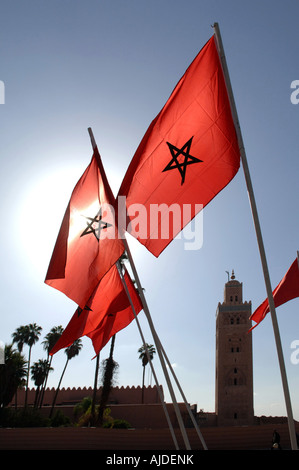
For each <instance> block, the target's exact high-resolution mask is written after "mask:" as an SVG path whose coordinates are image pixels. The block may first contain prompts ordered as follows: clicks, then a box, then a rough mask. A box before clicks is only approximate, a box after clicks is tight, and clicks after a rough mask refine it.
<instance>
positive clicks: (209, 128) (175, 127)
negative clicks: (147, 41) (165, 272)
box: [118, 37, 240, 256]
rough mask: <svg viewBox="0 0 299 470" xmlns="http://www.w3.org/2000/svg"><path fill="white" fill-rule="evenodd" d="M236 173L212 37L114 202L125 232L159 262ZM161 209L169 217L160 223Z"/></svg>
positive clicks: (164, 111) (148, 135) (159, 119)
mask: <svg viewBox="0 0 299 470" xmlns="http://www.w3.org/2000/svg"><path fill="white" fill-rule="evenodd" d="M239 167H240V152H239V147H238V142H237V136H236V131H235V127H234V123H233V118H232V113H231V109H230V103H229V98H228V94H227V89H226V84H225V80H224V75H223V71H222V66H221V62H220V59H219V55H218V51H217V48H216V43H215V39H214V37H212V38H211V39H210V40H209V41H208V42H207V44H206V45H205V46H204V47H203V49H202V50H201V51H200V52H199V54H198V55H197V57H196V58H195V60H194V61H193V62H192V64H191V65H190V66H189V68H188V69H187V71H186V72H185V74H184V75H183V77H182V78H181V80H180V81H179V82H178V84H177V86H176V87H175V89H174V91H173V92H172V94H171V96H170V98H169V99H168V101H167V102H166V104H165V106H164V107H163V109H162V110H161V111H160V113H159V114H158V115H157V116H156V118H155V119H154V120H153V121H152V123H151V125H150V126H149V128H148V130H147V132H146V134H145V135H144V137H143V139H142V141H141V143H140V145H139V147H138V149H137V151H136V153H135V155H134V156H133V159H132V161H131V163H130V165H129V168H128V170H127V172H126V174H125V177H124V179H123V182H122V184H121V187H120V190H119V193H118V196H125V197H126V206H127V212H128V214H127V215H128V220H129V224H128V226H127V227H126V228H127V230H128V232H129V233H131V234H132V235H133V236H135V237H136V238H137V239H138V240H139V241H140V242H141V243H142V244H144V245H145V246H146V248H147V249H148V250H149V251H150V252H152V253H153V254H154V255H155V256H159V254H160V253H161V252H162V251H163V250H164V248H165V247H166V246H167V245H168V244H169V243H170V242H171V240H172V239H173V238H174V236H176V235H177V233H179V232H180V231H181V230H182V228H183V227H184V226H185V225H186V224H187V223H188V222H190V220H192V219H193V218H194V217H195V215H196V214H197V213H198V212H199V211H200V210H201V208H202V207H203V206H205V205H207V204H208V203H209V202H210V201H211V200H212V199H213V198H214V197H215V196H216V195H217V193H218V192H220V191H221V190H222V189H223V188H224V187H225V186H226V185H227V184H228V183H229V182H230V181H231V179H232V178H233V177H234V176H235V174H236V173H237V172H238V170H239ZM133 204H135V205H134V206H133ZM136 204H137V205H138V204H139V205H140V206H136ZM161 204H164V207H163V209H164V211H165V213H166V215H165V213H164V219H163V218H162V219H161V220H160V221H159V220H158V217H157V209H158V206H159V205H161ZM174 205H175V207H174ZM187 206H188V207H187ZM170 209H174V210H176V211H177V210H178V209H179V211H178V212H179V213H178V212H176V213H175V215H174V219H175V220H168V221H167V223H168V222H169V224H170V226H169V230H168V227H166V225H167V223H166V218H168V219H171V217H169V210H170ZM184 210H185V212H184ZM135 211H136V212H135ZM151 211H152V212H151ZM141 212H142V214H141ZM172 212H173V213H174V211H172ZM136 213H137V214H138V215H136ZM145 214H146V215H145ZM153 214H154V215H153ZM165 217H166V218H165ZM163 223H165V224H166V225H165V227H163ZM141 226H142V227H141ZM164 228H165V230H164ZM159 230H160V232H159ZM167 231H169V233H167ZM162 232H163V234H162ZM161 234H162V235H161Z"/></svg>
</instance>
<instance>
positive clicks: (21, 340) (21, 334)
mask: <svg viewBox="0 0 299 470" xmlns="http://www.w3.org/2000/svg"><path fill="white" fill-rule="evenodd" d="M41 331H42V328H41V327H40V326H38V325H37V324H36V323H30V324H29V325H25V326H20V327H19V328H17V329H16V331H15V332H14V333H13V334H12V338H13V342H14V343H17V346H18V350H19V352H21V351H22V349H23V346H24V344H27V345H28V346H29V353H28V368H27V380H26V393H25V408H26V407H27V395H28V384H29V371H30V359H31V350H32V346H33V345H34V344H35V343H36V342H37V341H38V339H39V336H40V334H41Z"/></svg>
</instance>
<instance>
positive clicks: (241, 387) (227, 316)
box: [215, 271, 254, 426]
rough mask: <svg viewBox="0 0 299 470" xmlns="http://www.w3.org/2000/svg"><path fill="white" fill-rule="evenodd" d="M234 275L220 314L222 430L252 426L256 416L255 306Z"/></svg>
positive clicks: (218, 348)
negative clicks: (252, 311)
mask: <svg viewBox="0 0 299 470" xmlns="http://www.w3.org/2000/svg"><path fill="white" fill-rule="evenodd" d="M242 291H243V285H242V283H241V282H239V281H237V280H236V279H235V275H234V271H232V275H231V277H230V279H229V280H228V282H227V283H226V284H225V286H224V301H223V302H222V303H220V302H219V304H218V308H217V312H216V401H215V412H216V415H217V422H218V426H232V425H238V426H240V425H250V424H253V421H254V412H253V365H252V362H253V361H252V334H251V332H250V333H248V330H249V329H250V328H251V326H252V325H251V320H249V317H250V315H251V302H243V292H242Z"/></svg>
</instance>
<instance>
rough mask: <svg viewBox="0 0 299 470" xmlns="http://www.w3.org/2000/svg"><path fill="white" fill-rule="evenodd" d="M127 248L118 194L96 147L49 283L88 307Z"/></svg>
mask: <svg viewBox="0 0 299 470" xmlns="http://www.w3.org/2000/svg"><path fill="white" fill-rule="evenodd" d="M123 252H124V246H123V242H122V240H121V238H120V236H119V235H118V228H117V226H116V223H115V198H114V196H113V194H112V191H111V189H110V186H109V184H108V181H107V178H106V175H105V172H104V168H103V165H102V161H101V157H100V155H99V152H98V150H97V148H95V150H94V153H93V156H92V159H91V162H90V164H89V165H88V167H87V169H86V170H85V172H84V173H83V175H82V176H81V178H80V180H79V181H78V183H77V184H76V186H75V188H74V190H73V192H72V195H71V198H70V201H69V204H68V206H67V209H66V212H65V215H64V218H63V221H62V224H61V228H60V231H59V233H58V237H57V241H56V244H55V247H54V251H53V254H52V258H51V260H50V264H49V268H48V272H47V275H46V279H45V283H46V284H48V285H49V286H52V287H54V288H55V289H58V290H59V291H61V292H63V293H64V294H65V295H67V296H68V297H69V298H71V299H72V300H74V301H75V302H76V303H77V304H78V305H79V307H81V308H84V307H85V304H86V302H87V301H88V299H89V298H90V296H91V295H92V293H93V291H94V289H95V288H96V286H97V284H98V283H99V281H100V280H101V278H102V277H103V276H104V275H105V274H106V273H107V271H108V270H109V269H110V268H111V266H113V264H114V263H115V262H116V261H117V260H118V258H119V257H120V256H121V255H122V253H123Z"/></svg>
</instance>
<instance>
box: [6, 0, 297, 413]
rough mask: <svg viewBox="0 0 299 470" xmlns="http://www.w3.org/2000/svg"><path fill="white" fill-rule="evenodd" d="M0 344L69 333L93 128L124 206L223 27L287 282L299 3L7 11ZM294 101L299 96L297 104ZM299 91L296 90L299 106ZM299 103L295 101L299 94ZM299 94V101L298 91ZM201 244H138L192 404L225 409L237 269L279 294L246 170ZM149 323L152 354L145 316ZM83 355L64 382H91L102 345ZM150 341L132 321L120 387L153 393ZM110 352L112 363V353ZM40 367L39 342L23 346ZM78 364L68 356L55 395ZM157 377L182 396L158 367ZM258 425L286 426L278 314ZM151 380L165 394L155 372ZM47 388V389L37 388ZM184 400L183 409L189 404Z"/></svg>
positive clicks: (155, 308)
mask: <svg viewBox="0 0 299 470" xmlns="http://www.w3.org/2000/svg"><path fill="white" fill-rule="evenodd" d="M0 7H1V15H0V80H1V82H0V83H1V84H2V87H1V89H2V92H3V93H2V94H4V96H2V100H1V104H0V164H1V172H0V178H1V184H0V197H1V201H2V203H1V206H0V214H1V221H2V224H1V231H0V259H1V268H2V269H1V272H0V285H1V300H2V308H1V320H2V321H1V330H0V340H1V341H2V342H3V343H5V344H9V343H11V341H12V333H13V332H14V331H15V330H16V328H18V327H19V326H21V325H26V324H29V323H37V324H38V325H39V326H41V327H42V333H41V336H40V339H39V341H38V342H37V343H36V345H35V346H34V347H33V350H32V362H35V361H37V360H38V359H45V358H46V353H45V351H44V349H43V346H42V341H43V340H44V337H45V336H46V334H47V333H48V332H49V331H50V329H51V328H53V327H54V326H58V325H62V326H63V327H65V326H66V325H67V323H68V321H69V320H70V318H71V316H72V315H73V313H74V311H75V309H76V305H75V304H74V302H72V301H71V300H70V299H68V298H67V297H66V296H65V295H64V294H62V293H61V292H59V291H56V290H55V289H53V288H51V287H49V286H47V285H45V283H44V279H45V275H46V271H47V267H48V263H49V261H50V257H51V254H52V250H53V247H54V243H55V240H56V237H57V234H58V230H59V228H60V224H61V220H62V217H63V215H64V212H65V209H66V205H67V203H68V201H69V198H70V195H71V192H72V190H73V187H74V186H75V184H76V182H77V181H78V179H79V178H80V176H81V174H82V173H83V171H84V170H85V168H86V167H87V165H88V164H89V162H90V159H91V155H92V148H91V143H90V138H89V134H88V131H87V129H88V127H91V128H92V130H93V133H94V136H95V139H96V142H97V145H98V148H99V151H100V154H101V157H102V161H103V165H104V167H105V171H106V174H107V177H108V180H109V182H110V185H111V188H112V190H113V192H114V194H115V195H116V194H117V192H118V189H119V186H120V184H121V181H122V178H123V176H124V174H125V172H126V169H127V167H128V165H129V163H130V161H131V158H132V157H133V155H134V152H135V150H136V148H137V146H138V145H139V142H140V140H141V139H142V137H143V135H144V133H145V131H146V130H147V127H148V126H149V124H150V122H151V121H152V119H153V118H154V117H155V116H156V114H157V113H158V112H159V111H160V109H161V108H162V107H163V105H164V104H165V102H166V100H167V99H168V97H169V95H170V93H171V92H172V90H173V88H174V86H175V85H176V83H177V81H178V80H179V79H180V77H181V76H182V75H183V73H184V72H185V70H186V68H187V67H188V65H189V64H190V63H191V61H192V60H193V59H194V57H195V56H196V55H197V53H198V52H199V50H200V49H201V48H202V47H203V45H204V44H205V43H206V42H207V40H208V39H209V38H210V37H211V36H212V34H213V29H212V27H211V25H213V24H214V23H215V22H218V23H219V26H220V30H221V35H222V41H223V45H224V49H225V54H226V59H227V63H228V68H229V73H230V78H231V83H232V88H233V92H234V97H235V101H236V106H237V110H238V115H239V120H240V125H241V130H242V135H243V139H244V144H245V149H246V154H247V159H248V164H249V169H250V174H251V178H252V182H253V188H254V193H255V197H256V202H257V207H258V213H259V218H260V222H261V228H262V234H263V240H264V244H265V249H266V255H267V261H268V265H269V271H270V278H271V284H272V287H273V289H274V287H275V286H276V285H277V284H278V282H279V281H280V280H281V278H282V277H283V275H284V274H285V272H286V271H287V269H288V268H289V266H290V265H291V263H292V262H293V261H294V259H295V257H296V254H297V250H298V249H299V245H298V234H299V222H298V198H299V188H298V184H297V181H298V173H299V171H298V170H299V163H298V151H299V141H298V122H299V104H298V105H297V104H296V99H295V100H293V102H292V100H291V97H292V96H293V97H294V92H295V91H296V90H294V89H292V88H291V84H292V83H293V82H294V81H295V80H299V72H298V24H297V23H298V14H299V5H298V2H297V1H295V0H286V1H284V2H272V1H268V0H262V1H261V0H259V1H257V0H252V1H251V2H240V1H236V0H235V1H234V0H227V1H225V2H223V1H221V0H218V1H217V0H212V1H211V0H209V1H205V0H185V1H184V2H183V1H177V0H172V1H170V0H163V1H161V0H160V1H157V0H151V2H148V1H147V2H146V1H144V0H127V1H126V2H124V1H121V0H109V1H108V0H106V1H104V0H86V1H84V2H83V1H82V0H81V1H78V0H72V1H71V0H63V1H61V0H59V1H58V0H51V2H50V1H43V2H41V1H40V0H26V2H23V1H21V0H13V1H10V2H6V1H3V0H2V1H1V2H0ZM292 93H293V95H292ZM296 96H297V95H296ZM296 96H295V97H296ZM298 97H299V94H298ZM202 227H203V242H202V245H201V246H200V249H198V250H196V251H195V250H192V251H190V250H186V249H185V243H184V237H181V238H180V239H178V240H174V241H173V242H172V243H171V245H169V246H168V247H167V248H166V250H165V251H164V252H163V253H162V254H161V256H160V257H159V258H155V257H154V256H153V255H151V254H150V253H149V252H148V251H147V250H146V249H145V248H144V247H143V246H141V245H140V244H139V243H138V242H137V241H135V240H133V239H131V238H129V239H128V242H129V245H130V249H131V252H132V256H133V258H134V262H135V265H136V268H137V271H138V273H139V277H140V280H141V283H142V285H143V288H144V289H145V296H146V300H147V303H148V306H149V309H150V313H151V317H152V319H153V323H154V325H155V328H156V331H157V333H158V335H159V337H160V340H161V342H162V344H163V347H164V349H165V351H166V353H167V356H168V358H169V360H170V362H171V363H172V364H173V370H174V371H175V373H176V376H177V378H178V380H179V382H180V385H181V387H182V389H183V391H184V394H185V396H186V398H187V400H188V401H189V402H190V403H191V404H196V405H197V407H198V409H203V410H204V411H206V412H214V411H215V326H216V323H215V322H216V316H215V315H216V309H217V306H218V302H222V301H223V291H224V284H225V282H226V281H227V274H226V271H229V273H231V272H232V270H234V272H235V275H236V279H237V280H239V281H240V282H242V283H243V299H244V300H247V301H251V302H252V311H254V310H255V309H256V308H257V307H258V305H259V304H260V303H261V302H262V301H263V300H264V299H265V297H266V289H265V282H264V277H263V271H262V266H261V262H260V257H259V251H258V245H257V240H256V236H255V230H254V225H253V220H252V215H251V209H250V204H249V199H248V195H247V190H246V184H245V179H244V173H243V168H242V166H241V168H240V170H239V172H238V174H237V175H236V177H235V178H234V179H233V180H232V182H231V183H230V184H229V185H228V186H227V187H226V188H225V189H224V190H223V191H222V192H221V193H220V194H218V196H217V197H216V198H214V200H213V201H212V202H211V203H210V204H209V205H208V206H207V207H206V208H205V209H204V211H203V214H202ZM298 313H299V299H294V300H292V301H290V302H288V303H287V304H285V305H283V306H281V307H279V308H278V309H277V317H278V325H279V332H280V337H281V342H282V347H283V354H284V361H285V366H286V371H287V378H288V386H289V390H290V396H291V402H292V409H293V414H294V417H295V419H297V420H299V401H298V387H299V364H297V363H296V361H295V363H294V361H293V362H292V360H291V358H292V353H294V349H292V344H296V343H294V342H296V341H298V340H299V314H298ZM139 321H140V324H141V327H142V330H143V333H144V337H145V339H146V341H147V342H148V343H153V339H152V336H151V333H150V331H149V328H148V323H147V321H146V319H145V316H144V313H143V312H141V314H140V315H139ZM82 343H83V349H82V350H81V352H80V354H79V356H78V357H76V358H74V359H72V360H71V361H70V363H69V365H68V368H67V370H66V373H65V376H64V378H63V382H62V387H71V388H72V387H92V386H93V382H94V370H95V361H94V360H93V357H94V351H93V348H92V343H91V341H90V340H89V338H82ZM141 345H142V339H141V337H140V334H139V331H138V329H137V326H136V323H135V322H133V323H131V324H130V326H129V327H127V328H126V329H125V330H123V331H121V332H120V333H118V334H117V336H116V344H115V353H114V359H115V360H116V361H117V362H118V364H119V371H118V375H117V385H118V386H124V387H126V386H139V385H141V382H142V365H141V361H140V359H139V358H138V349H139V348H140V347H141ZM109 346H110V345H109V344H108V345H107V346H106V347H105V348H104V349H103V350H102V352H101V356H100V358H101V360H102V359H105V358H106V357H108V354H109ZM24 354H25V355H26V356H27V354H28V347H26V346H25V347H24ZM65 360H66V355H65V352H64V351H63V350H62V351H59V352H58V353H57V354H56V355H55V356H54V358H53V367H54V371H53V372H52V373H51V374H50V377H49V381H48V385H49V386H50V387H56V386H57V385H58V382H59V378H60V375H61V372H62V369H63V367H64V364H65ZM153 364H154V367H155V371H156V374H157V377H158V380H159V383H160V384H162V386H163V388H164V392H165V398H166V400H167V401H170V398H169V393H168V391H167V386H166V384H165V380H164V376H163V374H162V371H161V367H160V364H159V360H158V357H157V355H156V357H155V358H154V361H153ZM253 373H254V412H255V415H257V416H261V415H269V416H282V415H284V416H286V407H285V400H284V395H283V389H282V382H281V375H280V369H279V364H278V358H277V350H276V345H275V340H274V334H273V328H272V323H271V318H270V316H269V315H268V316H267V317H266V319H265V320H264V321H263V322H262V323H261V324H260V325H259V326H258V327H257V328H255V330H254V331H253ZM146 384H151V385H154V380H153V378H152V377H151V374H150V373H149V367H148V372H147V377H146ZM30 385H31V386H33V383H32V382H30ZM177 399H178V401H182V400H181V397H180V394H177Z"/></svg>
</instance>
